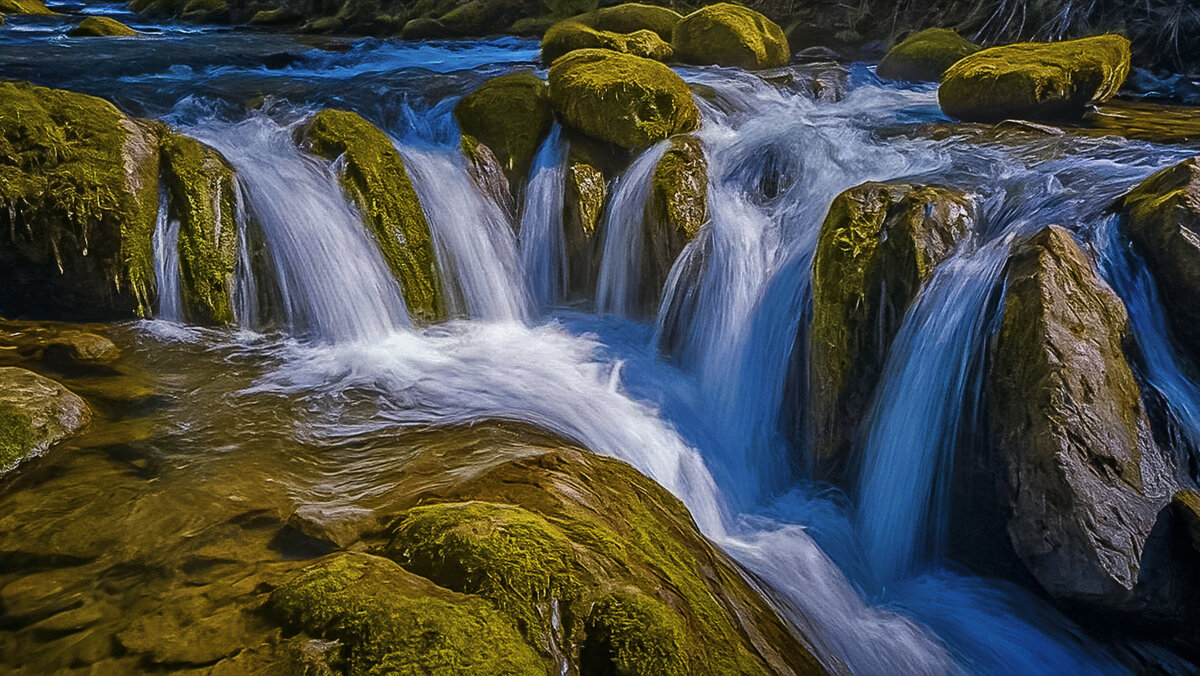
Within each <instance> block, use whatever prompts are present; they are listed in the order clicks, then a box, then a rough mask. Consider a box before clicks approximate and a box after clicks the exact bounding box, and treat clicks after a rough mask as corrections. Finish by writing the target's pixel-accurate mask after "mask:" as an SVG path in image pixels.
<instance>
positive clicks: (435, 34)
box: [400, 17, 450, 40]
mask: <svg viewBox="0 0 1200 676" xmlns="http://www.w3.org/2000/svg"><path fill="white" fill-rule="evenodd" d="M449 34H450V31H449V30H448V29H447V28H446V27H445V26H443V25H442V22H441V21H438V20H437V19H431V18H429V17H417V18H416V19H412V20H410V21H408V23H405V24H404V28H403V29H401V30H400V37H401V38H404V39H405V40H430V39H434V38H444V37H446V36H447V35H449Z"/></svg>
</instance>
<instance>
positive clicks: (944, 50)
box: [875, 28, 982, 82]
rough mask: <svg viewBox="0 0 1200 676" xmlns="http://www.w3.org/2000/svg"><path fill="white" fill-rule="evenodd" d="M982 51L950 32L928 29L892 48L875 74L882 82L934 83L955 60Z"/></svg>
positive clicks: (955, 32) (944, 29)
mask: <svg viewBox="0 0 1200 676" xmlns="http://www.w3.org/2000/svg"><path fill="white" fill-rule="evenodd" d="M980 49H982V48H981V47H980V46H979V45H976V44H974V43H972V42H970V41H968V40H966V39H964V38H963V37H962V36H961V35H959V34H958V32H957V31H955V30H953V29H950V28H929V29H926V30H923V31H920V32H919V33H914V34H913V35H910V36H909V37H908V38H906V39H905V40H904V41H903V42H901V43H900V44H898V45H896V46H895V47H892V49H891V50H889V51H888V53H887V55H886V56H884V57H883V60H882V61H880V62H879V67H878V68H876V70H875V72H876V73H877V74H878V75H879V77H881V78H883V79H885V80H903V81H906V82H937V81H939V80H941V79H942V74H943V73H945V72H946V70H947V69H948V68H950V66H953V65H954V64H955V63H956V62H957V61H958V60H959V59H962V58H963V57H965V56H970V55H971V54H974V53H975V52H978V51H979V50H980Z"/></svg>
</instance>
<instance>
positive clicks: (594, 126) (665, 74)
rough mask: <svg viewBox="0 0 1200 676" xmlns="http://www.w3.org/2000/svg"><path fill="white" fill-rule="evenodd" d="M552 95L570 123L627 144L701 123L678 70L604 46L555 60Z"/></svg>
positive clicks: (655, 139)
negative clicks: (603, 47)
mask: <svg viewBox="0 0 1200 676" xmlns="http://www.w3.org/2000/svg"><path fill="white" fill-rule="evenodd" d="M550 100H551V102H552V103H553V105H554V110H555V111H556V112H557V113H558V114H559V115H560V116H561V118H562V119H563V121H564V122H565V123H566V124H567V125H569V126H571V127H573V128H575V129H577V130H579V131H581V132H583V133H585V134H587V135H589V136H592V137H594V138H597V139H600V140H602V141H608V142H610V143H614V144H616V145H618V146H620V147H622V148H625V149H627V150H639V149H642V148H645V147H647V146H650V145H653V144H654V143H657V142H658V141H662V140H664V139H667V138H669V137H671V136H673V135H675V134H679V133H684V132H689V131H694V130H695V129H696V128H697V127H699V126H700V112H699V110H698V109H697V108H696V104H695V102H694V101H692V94H691V91H690V90H689V89H688V87H687V84H686V83H684V81H683V80H682V79H681V78H680V77H679V76H678V75H676V74H675V73H674V71H672V70H671V69H670V68H667V67H666V66H664V65H663V64H661V63H658V62H657V61H651V60H650V59H644V58H641V57H637V56H631V55H629V54H618V53H617V52H611V51H608V50H603V49H581V50H577V51H574V52H571V53H570V54H568V55H566V56H564V57H563V58H561V59H558V60H557V61H555V62H554V65H553V66H551V67H550Z"/></svg>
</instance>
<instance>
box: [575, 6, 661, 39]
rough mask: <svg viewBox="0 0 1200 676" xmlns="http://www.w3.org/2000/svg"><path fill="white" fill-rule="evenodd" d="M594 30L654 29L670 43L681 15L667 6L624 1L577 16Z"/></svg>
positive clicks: (615, 31)
mask: <svg viewBox="0 0 1200 676" xmlns="http://www.w3.org/2000/svg"><path fill="white" fill-rule="evenodd" d="M578 20H582V21H583V22H584V23H586V24H587V25H589V26H591V27H592V28H595V29H596V30H602V31H612V32H613V33H635V32H637V31H640V30H649V31H654V33H655V34H656V35H658V37H660V38H662V39H663V40H664V41H665V42H667V43H670V42H671V37H672V36H673V35H674V34H675V26H677V25H678V24H679V22H680V21H682V20H683V15H681V14H680V13H679V12H676V11H675V10H673V9H670V8H667V7H659V6H657V5H643V4H640V3H636V2H626V3H624V4H620V5H614V6H612V7H603V8H601V9H598V10H596V11H595V12H592V13H590V14H585V15H583V16H582V17H578Z"/></svg>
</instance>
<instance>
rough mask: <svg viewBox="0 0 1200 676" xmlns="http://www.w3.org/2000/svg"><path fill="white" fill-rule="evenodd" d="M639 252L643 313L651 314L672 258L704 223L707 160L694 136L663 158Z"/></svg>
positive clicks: (675, 142) (678, 141) (677, 141)
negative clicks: (641, 255) (640, 258)
mask: <svg viewBox="0 0 1200 676" xmlns="http://www.w3.org/2000/svg"><path fill="white" fill-rule="evenodd" d="M647 215H648V218H647V219H646V224H645V243H644V246H643V248H642V251H643V252H644V254H643V255H644V256H645V257H644V259H643V265H642V276H643V279H642V283H641V284H640V285H639V288H640V289H641V290H642V293H643V295H644V296H645V298H643V299H641V302H640V305H641V308H642V310H644V311H646V312H651V313H652V312H653V311H654V310H655V308H657V307H658V299H659V294H660V292H661V291H662V289H663V287H664V286H665V285H666V283H667V276H668V274H669V273H670V272H671V266H673V265H674V264H675V259H676V258H678V257H679V254H680V252H682V251H683V248H684V247H685V246H687V244H688V243H689V242H691V241H692V240H693V239H695V238H696V235H697V234H698V233H699V232H700V226H702V225H704V224H705V223H706V222H707V221H708V160H707V159H706V158H705V157H704V145H703V143H701V141H700V139H699V138H696V137H695V136H691V135H687V136H682V135H681V136H676V137H674V138H672V139H671V147H670V148H669V149H668V150H667V152H666V153H664V154H663V157H662V159H661V160H659V161H658V166H656V167H655V168H654V177H653V179H652V184H651V188H650V203H649V211H648V213H647Z"/></svg>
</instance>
